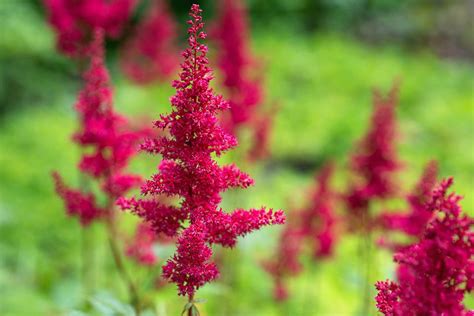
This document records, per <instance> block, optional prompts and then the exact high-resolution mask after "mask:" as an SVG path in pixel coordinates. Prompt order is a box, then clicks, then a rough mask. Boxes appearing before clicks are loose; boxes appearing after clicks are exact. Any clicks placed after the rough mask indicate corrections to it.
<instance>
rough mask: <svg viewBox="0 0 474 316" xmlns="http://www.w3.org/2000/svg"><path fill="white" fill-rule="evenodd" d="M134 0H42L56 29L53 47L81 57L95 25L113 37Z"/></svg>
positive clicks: (130, 10)
mask: <svg viewBox="0 0 474 316" xmlns="http://www.w3.org/2000/svg"><path fill="white" fill-rule="evenodd" d="M135 4H136V0H80V1H77V0H44V6H45V8H46V11H47V14H48V19H49V22H50V23H51V25H52V26H53V27H54V29H55V31H56V33H57V47H58V49H59V50H60V51H61V52H63V53H64V54H66V55H70V56H74V57H83V56H84V55H86V52H85V50H86V49H87V47H88V46H89V42H90V40H91V39H92V38H93V31H94V30H95V29H97V28H100V29H102V30H104V35H106V36H109V37H113V38H116V37H118V36H119V35H120V33H121V32H122V29H123V28H124V26H125V24H126V23H127V21H128V19H129V17H130V15H131V13H132V10H133V8H134V6H135Z"/></svg>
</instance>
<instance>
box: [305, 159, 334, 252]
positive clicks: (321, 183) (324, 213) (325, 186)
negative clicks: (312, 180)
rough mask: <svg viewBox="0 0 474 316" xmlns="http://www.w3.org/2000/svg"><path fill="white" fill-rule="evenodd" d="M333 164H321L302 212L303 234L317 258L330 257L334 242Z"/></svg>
mask: <svg viewBox="0 0 474 316" xmlns="http://www.w3.org/2000/svg"><path fill="white" fill-rule="evenodd" d="M333 173H334V165H333V164H332V163H328V164H326V165H324V166H323V168H322V169H321V171H320V172H319V174H318V175H317V176H316V183H317V186H316V187H315V188H314V190H313V191H314V192H313V196H312V200H311V204H310V206H309V207H308V208H307V209H306V210H305V211H304V212H303V214H302V228H303V234H304V235H305V236H306V237H307V238H309V239H312V245H313V255H314V257H315V258H317V259H321V258H324V257H330V256H331V255H332V253H333V250H334V244H335V242H336V231H335V229H336V216H335V214H334V209H335V205H334V198H335V193H334V192H333V190H332V189H331V187H330V180H331V178H332V175H333Z"/></svg>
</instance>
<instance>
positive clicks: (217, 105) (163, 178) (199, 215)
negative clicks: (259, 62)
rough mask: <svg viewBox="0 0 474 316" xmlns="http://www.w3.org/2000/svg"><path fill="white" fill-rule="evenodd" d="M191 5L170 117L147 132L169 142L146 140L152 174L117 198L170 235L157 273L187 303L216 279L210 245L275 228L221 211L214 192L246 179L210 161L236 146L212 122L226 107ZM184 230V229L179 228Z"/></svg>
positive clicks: (261, 219) (252, 214)
mask: <svg viewBox="0 0 474 316" xmlns="http://www.w3.org/2000/svg"><path fill="white" fill-rule="evenodd" d="M201 12H202V10H201V9H200V8H199V5H196V4H194V5H193V6H192V7H191V13H190V16H191V20H190V21H188V24H189V25H190V26H189V29H188V34H189V39H188V45H189V47H188V48H187V49H186V50H185V51H184V52H183V57H184V62H183V63H182V64H181V68H182V70H181V73H180V74H179V80H176V81H174V82H173V87H175V88H176V94H175V95H174V96H173V97H172V98H171V105H172V108H173V110H172V112H171V113H170V114H168V115H162V116H161V118H160V120H158V121H156V122H155V126H157V127H158V128H160V129H163V130H165V129H167V130H168V131H169V136H162V137H158V138H155V139H153V140H150V141H148V142H146V143H145V144H144V145H143V149H144V150H146V151H148V152H150V153H152V154H161V155H162V157H163V160H162V162H161V163H160V166H159V172H158V173H157V174H155V175H154V176H152V178H151V179H150V180H148V181H146V183H145V184H144V185H143V186H142V194H143V196H144V197H143V198H141V199H130V200H126V199H121V200H120V201H119V204H120V205H121V206H122V207H123V208H128V209H131V210H132V212H134V213H136V214H137V215H138V216H140V217H142V218H143V219H144V220H145V221H147V222H149V223H150V225H151V226H152V228H153V229H154V230H155V232H156V233H157V234H158V233H165V234H167V235H169V236H178V247H177V252H176V254H175V255H174V256H173V257H172V258H171V259H170V260H168V262H167V263H166V265H165V266H164V267H163V276H164V277H165V278H167V279H168V280H171V281H172V282H174V283H176V284H177V286H178V290H179V294H180V295H187V296H188V297H189V298H190V299H192V298H193V296H194V293H195V292H196V290H197V289H198V288H200V287H201V286H203V285H204V284H206V283H207V282H210V281H212V280H213V279H215V278H216V277H217V276H218V270H217V267H216V265H215V264H214V263H213V262H212V249H211V245H212V244H220V245H222V246H225V247H233V246H234V245H235V243H236V241H237V237H238V236H243V235H245V234H247V233H249V232H251V231H253V230H256V229H259V228H260V227H262V226H264V225H271V224H282V223H283V222H284V215H283V212H282V211H276V212H274V211H273V210H271V209H270V210H266V209H265V208H261V209H252V210H250V211H245V210H241V209H238V210H236V211H234V212H232V213H225V212H224V211H223V210H222V209H221V208H220V207H219V203H220V202H221V196H220V193H221V192H223V191H225V190H227V189H228V188H231V187H241V188H246V187H248V186H249V185H252V184H253V180H252V179H251V178H250V177H249V176H248V175H247V174H245V173H243V172H241V171H240V170H239V169H238V168H237V167H236V166H234V165H226V166H219V165H218V164H217V163H216V161H215V160H214V159H213V156H214V155H217V156H219V155H221V154H222V153H223V152H225V151H227V150H229V149H230V148H232V147H234V146H236V145H237V141H236V139H235V138H234V137H233V136H231V135H228V134H227V133H226V132H225V131H224V129H223V128H221V127H220V126H219V124H218V120H217V112H218V111H220V110H222V109H225V108H227V107H228V103H227V102H225V101H224V100H223V98H222V97H221V96H216V95H214V93H213V90H212V89H211V88H210V87H209V82H210V81H211V79H212V73H211V69H210V68H209V66H208V63H209V61H208V59H207V57H206V54H207V47H206V46H205V45H203V44H201V43H200V41H201V40H202V39H204V38H206V34H205V33H204V32H202V28H203V26H204V24H203V22H202V17H201ZM159 194H164V195H168V196H178V197H180V198H181V203H180V205H179V206H165V205H162V204H160V203H159V202H157V199H156V196H157V195H159ZM185 222H188V224H187V225H185V224H184V223H185ZM185 227H186V228H185Z"/></svg>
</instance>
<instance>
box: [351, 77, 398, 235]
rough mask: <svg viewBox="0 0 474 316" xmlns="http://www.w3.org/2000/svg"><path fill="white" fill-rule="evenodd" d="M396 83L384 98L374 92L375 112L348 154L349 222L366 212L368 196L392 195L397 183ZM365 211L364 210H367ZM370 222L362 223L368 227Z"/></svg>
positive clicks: (358, 218)
mask: <svg viewBox="0 0 474 316" xmlns="http://www.w3.org/2000/svg"><path fill="white" fill-rule="evenodd" d="M397 95H398V84H394V85H393V87H392V90H391V91H390V93H389V95H388V97H387V98H383V97H382V96H381V94H380V92H378V91H377V90H376V91H375V92H374V98H373V103H374V112H373V115H372V121H371V127H370V129H369V131H368V133H367V134H366V136H365V137H364V138H363V139H362V140H361V141H360V142H359V143H358V145H357V147H356V148H355V152H354V153H353V154H352V157H351V161H350V163H351V165H350V167H351V170H352V172H353V174H354V175H355V177H356V179H355V181H354V183H352V184H351V186H350V189H349V192H348V194H347V195H346V197H345V199H346V204H347V207H348V211H349V216H350V217H351V219H353V220H351V223H353V224H354V225H356V226H357V225H358V224H359V221H360V219H361V218H365V219H366V220H367V221H371V219H370V217H369V216H368V215H369V214H368V207H369V203H370V200H372V199H374V198H378V199H385V198H388V197H391V196H394V195H395V193H396V184H395V181H394V178H393V173H394V172H396V171H397V170H399V169H400V167H401V164H400V162H399V160H398V157H397V150H396V146H395V140H396V137H397V133H396V117H395V106H396V105H397ZM366 213H367V214H366ZM372 224H373V223H365V224H364V225H366V227H365V228H366V229H370V227H371V226H372Z"/></svg>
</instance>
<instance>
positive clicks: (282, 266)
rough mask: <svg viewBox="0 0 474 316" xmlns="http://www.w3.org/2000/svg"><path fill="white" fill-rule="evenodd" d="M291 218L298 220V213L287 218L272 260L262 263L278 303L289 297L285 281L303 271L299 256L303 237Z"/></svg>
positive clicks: (298, 226)
mask: <svg viewBox="0 0 474 316" xmlns="http://www.w3.org/2000/svg"><path fill="white" fill-rule="evenodd" d="M292 218H296V219H297V220H299V219H300V216H299V214H298V212H296V214H294V215H293V216H292V217H289V220H288V222H287V224H286V225H285V228H284V229H283V232H282V234H281V235H280V240H279V243H278V248H277V252H276V255H275V256H274V259H273V260H271V261H267V262H264V263H263V267H264V268H265V270H267V272H268V273H269V274H270V275H271V276H272V278H273V283H274V288H273V297H274V298H275V300H276V301H278V302H282V301H285V300H286V299H288V296H289V293H288V289H287V287H286V282H285V280H286V279H287V278H288V277H291V276H296V275H298V274H299V273H300V272H301V271H302V269H303V265H302V264H301V262H300V256H301V253H302V251H303V241H304V235H303V232H302V230H301V227H300V223H298V221H296V220H292Z"/></svg>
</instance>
